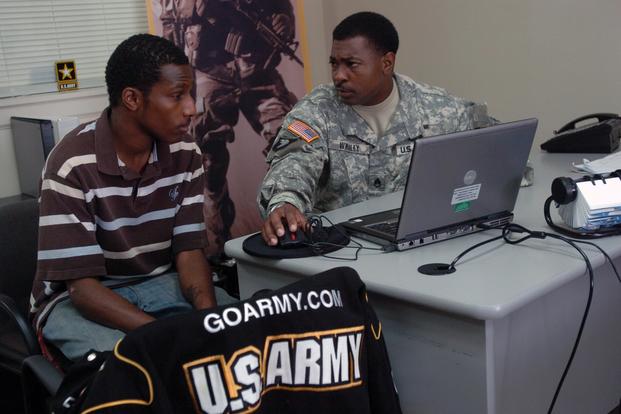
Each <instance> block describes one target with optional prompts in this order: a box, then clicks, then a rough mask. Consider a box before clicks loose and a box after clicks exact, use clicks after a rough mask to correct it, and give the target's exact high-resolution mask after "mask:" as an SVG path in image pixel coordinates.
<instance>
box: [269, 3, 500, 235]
mask: <svg viewBox="0 0 621 414" xmlns="http://www.w3.org/2000/svg"><path fill="white" fill-rule="evenodd" d="M397 47H398V35H397V32H396V30H395V28H394V26H393V25H392V23H390V22H389V21H388V20H387V19H386V18H385V17H383V16H381V15H378V14H376V13H370V12H362V13H357V14H354V15H352V16H350V17H348V18H346V19H345V20H343V22H341V23H340V24H339V25H338V26H337V27H336V28H335V30H334V33H333V47H332V54H331V57H330V62H331V64H332V78H333V81H334V85H320V86H318V87H316V88H315V89H313V91H311V92H310V93H309V94H308V95H307V96H306V97H304V98H303V99H302V100H300V101H299V102H298V103H297V104H296V106H295V107H294V108H293V110H292V111H291V112H290V113H289V114H288V115H287V117H286V118H285V121H284V123H283V128H282V129H281V131H280V133H279V134H278V137H277V138H276V140H275V142H274V146H273V147H272V150H271V152H270V153H269V154H268V157H267V162H268V163H269V164H270V169H269V171H268V173H267V175H266V176H265V178H264V180H263V184H262V186H261V188H260V192H259V195H258V204H259V209H260V211H261V214H262V216H263V217H266V216H267V219H266V221H265V223H264V225H263V229H262V234H263V238H264V239H265V241H266V242H267V243H268V244H270V245H275V244H276V243H277V239H276V236H281V235H282V234H284V227H283V223H287V224H288V225H289V229H290V231H292V232H294V231H295V230H296V229H297V227H298V226H305V225H306V219H305V217H304V215H303V213H309V212H311V211H313V210H315V211H317V210H318V211H327V210H333V209H335V208H339V207H342V206H346V205H349V204H352V203H356V202H360V201H363V200H366V199H368V198H370V197H376V196H380V195H384V194H387V193H390V192H393V191H398V190H402V189H403V188H404V186H405V182H406V177H407V174H408V167H409V162H410V160H411V155H412V151H414V147H415V141H416V139H417V138H419V137H425V136H431V135H437V134H444V133H449V132H455V131H461V130H466V129H472V128H477V127H482V126H487V125H489V124H490V123H493V119H492V118H489V117H487V111H486V108H485V106H484V105H477V104H474V103H473V102H469V101H466V100H464V99H462V98H458V97H454V96H451V95H449V94H448V93H447V92H446V91H445V90H444V89H441V88H437V87H431V86H428V85H424V84H421V83H417V82H414V81H413V80H412V79H410V78H408V77H406V76H403V75H398V74H395V73H394V71H393V70H394V59H395V53H396V50H397ZM391 99H393V100H394V105H393V107H392V108H391V112H390V113H389V114H388V117H387V118H386V120H387V121H388V120H389V122H387V123H386V125H385V128H383V130H382V131H380V133H377V132H376V131H374V130H373V128H372V127H370V124H369V123H368V121H367V120H365V119H364V118H363V116H362V115H361V114H360V113H362V112H363V110H364V107H367V108H369V107H371V108H372V107H374V106H377V107H379V106H381V105H383V104H384V102H387V101H390V100H391Z"/></svg>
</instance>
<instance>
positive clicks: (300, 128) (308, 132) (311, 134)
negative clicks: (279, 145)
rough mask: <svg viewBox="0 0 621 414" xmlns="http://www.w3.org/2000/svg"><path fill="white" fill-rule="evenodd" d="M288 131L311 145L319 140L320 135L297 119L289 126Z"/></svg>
mask: <svg viewBox="0 0 621 414" xmlns="http://www.w3.org/2000/svg"><path fill="white" fill-rule="evenodd" d="M287 129H288V130H289V131H291V132H293V133H294V134H295V135H297V136H298V137H300V138H302V139H303V140H304V141H306V142H307V143H309V144H310V143H311V142H313V141H314V140H316V139H317V138H319V134H318V133H317V132H315V130H314V129H313V128H311V127H309V126H308V125H306V124H305V123H304V122H302V121H298V120H297V119H296V120H295V121H293V122H292V123H291V124H289V126H288V127H287Z"/></svg>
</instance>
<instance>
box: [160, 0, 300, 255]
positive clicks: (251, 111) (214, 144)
mask: <svg viewBox="0 0 621 414" xmlns="http://www.w3.org/2000/svg"><path fill="white" fill-rule="evenodd" d="M292 1H293V2H296V0H150V2H151V3H150V8H149V11H148V12H149V22H150V28H151V32H152V33H154V34H158V35H160V36H163V37H165V38H167V39H169V40H171V41H173V42H174V43H175V44H176V45H178V46H179V47H181V48H182V49H183V50H184V51H185V53H186V55H187V56H188V58H189V60H190V63H191V65H192V66H193V67H194V69H195V98H196V107H197V115H196V116H195V117H194V119H193V121H192V123H191V126H190V133H191V134H192V135H193V136H194V138H195V139H196V142H197V143H198V145H199V147H200V148H201V151H202V152H203V165H204V168H205V178H206V184H205V210H204V211H205V223H206V227H207V233H208V238H209V248H208V255H209V256H210V259H211V260H212V262H214V261H215V262H216V263H217V261H218V259H220V258H222V253H223V249H224V243H225V242H226V241H227V240H229V239H230V238H231V237H237V236H240V235H243V234H248V233H251V232H254V231H257V230H259V228H260V225H261V220H260V218H259V214H258V210H257V207H256V201H255V200H256V191H257V188H258V186H259V184H260V182H261V180H262V178H263V176H264V175H265V172H266V170H267V165H266V163H265V156H266V154H267V152H268V151H269V148H270V147H271V144H272V141H273V140H274V138H275V136H276V134H277V132H278V129H279V128H280V126H281V124H282V121H283V119H284V117H285V115H286V114H287V112H289V110H290V109H291V107H292V106H293V105H294V104H295V103H296V102H297V98H298V97H301V96H303V95H304V94H305V93H306V89H305V83H304V63H303V61H302V48H301V47H300V41H299V40H298V39H300V38H301V37H302V36H301V33H300V32H301V30H299V29H298V30H296V23H297V27H298V28H299V27H301V26H302V25H301V24H300V23H301V21H300V16H299V15H296V8H297V9H300V10H301V1H300V0H297V3H300V4H293V3H292ZM299 14H301V11H300V13H299Z"/></svg>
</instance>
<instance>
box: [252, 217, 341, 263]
mask: <svg viewBox="0 0 621 414" xmlns="http://www.w3.org/2000/svg"><path fill="white" fill-rule="evenodd" d="M322 231H323V234H322V235H321V236H320V237H317V236H318V235H319V234H318V233H314V234H313V236H314V237H313V241H314V242H315V244H314V247H313V246H312V245H303V246H299V247H287V248H283V247H279V246H273V247H272V246H268V245H267V244H265V241H263V237H261V233H257V234H253V235H252V236H250V237H248V238H247V239H246V240H244V243H243V244H242V248H243V249H244V251H245V252H246V253H248V254H249V255H251V256H259V257H267V258H271V259H295V258H299V257H310V256H319V255H322V254H326V253H331V252H334V251H337V250H339V249H342V248H343V247H345V246H347V245H348V244H349V236H348V235H347V233H345V230H344V229H343V227H341V226H340V225H338V224H337V225H335V226H331V227H329V226H324V227H322ZM324 243H329V244H324Z"/></svg>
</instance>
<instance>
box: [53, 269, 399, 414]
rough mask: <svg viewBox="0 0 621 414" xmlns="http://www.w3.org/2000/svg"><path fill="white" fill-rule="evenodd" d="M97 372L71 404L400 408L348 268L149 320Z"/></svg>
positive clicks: (185, 408)
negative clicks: (253, 294)
mask: <svg viewBox="0 0 621 414" xmlns="http://www.w3.org/2000/svg"><path fill="white" fill-rule="evenodd" d="M98 365H100V364H98ZM98 368H99V367H98V366H96V367H94V371H95V372H96V375H94V379H93V382H92V383H91V384H90V386H89V388H88V391H87V392H85V393H82V394H81V395H80V396H79V397H78V396H76V397H77V398H78V399H79V400H80V401H78V404H79V406H80V408H81V410H91V409H95V407H106V406H111V405H115V406H118V407H119V408H118V409H120V410H122V407H120V406H121V405H123V404H139V405H147V406H149V409H148V411H149V412H150V413H169V412H175V413H186V412H187V413H195V412H204V413H222V412H254V413H274V412H292V413H293V412H295V413H311V412H312V413H315V412H320V413H327V414H330V413H334V414H336V413H339V414H340V413H346V412H356V413H363V414H369V413H387V414H398V413H401V408H400V406H399V399H398V396H397V393H396V391H395V387H394V383H393V380H392V374H391V368H390V362H389V359H388V353H387V351H386V347H385V344H384V338H383V335H382V330H381V325H380V323H379V321H378V320H377V317H376V316H375V313H374V311H373V308H372V307H371V305H370V304H369V303H368V300H367V295H366V290H365V286H364V284H363V283H362V281H361V280H360V278H359V277H358V274H357V273H356V272H355V271H354V270H353V269H351V268H336V269H332V270H330V271H327V272H324V273H322V274H319V275H315V276H310V277H306V278H303V279H302V280H301V281H298V282H296V283H293V284H291V285H288V286H286V287H284V288H282V289H278V290H275V291H272V292H266V293H263V294H260V295H257V296H253V297H252V298H250V299H247V300H245V301H240V302H237V303H233V304H228V305H223V306H219V307H216V308H213V309H207V310H202V311H195V312H188V313H186V314H182V315H177V316H173V317H169V318H164V319H160V320H157V321H155V322H152V323H150V324H148V325H145V326H143V327H141V328H139V329H137V330H135V331H132V332H130V333H129V334H127V336H126V337H125V338H124V339H123V340H122V341H120V342H119V343H118V344H117V346H116V348H115V350H114V352H112V353H111V354H110V355H109V357H108V358H107V359H106V360H105V364H104V366H103V367H102V369H101V370H98ZM71 377H72V372H71V371H69V373H68V375H67V377H66V379H67V380H69V379H70V378H71ZM77 378H78V379H79V375H78V376H77ZM61 389H62V387H61ZM78 389H80V390H82V388H78ZM57 397H60V401H65V400H66V398H65V396H63V395H57ZM59 409H60V410H59V411H57V412H59V413H61V412H63V411H62V409H61V408H59Z"/></svg>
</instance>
